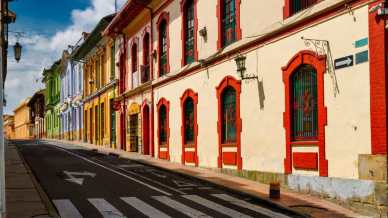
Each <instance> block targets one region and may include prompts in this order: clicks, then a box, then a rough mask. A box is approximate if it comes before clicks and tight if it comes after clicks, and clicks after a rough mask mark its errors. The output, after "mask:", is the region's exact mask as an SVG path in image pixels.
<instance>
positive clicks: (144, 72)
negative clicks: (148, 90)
mask: <svg viewBox="0 0 388 218" xmlns="http://www.w3.org/2000/svg"><path fill="white" fill-rule="evenodd" d="M140 75H141V83H146V82H148V81H150V65H149V64H147V65H141V66H140Z"/></svg>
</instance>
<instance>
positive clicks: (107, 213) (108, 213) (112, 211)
mask: <svg viewBox="0 0 388 218" xmlns="http://www.w3.org/2000/svg"><path fill="white" fill-rule="evenodd" d="M88 201H89V202H90V203H91V204H92V205H93V206H94V207H95V208H96V209H97V210H98V211H99V212H100V213H101V215H102V217H104V218H126V216H124V215H123V214H122V213H121V212H120V211H119V210H117V209H116V208H115V207H113V206H112V205H111V204H110V203H109V202H107V201H106V200H104V199H102V198H89V199H88Z"/></svg>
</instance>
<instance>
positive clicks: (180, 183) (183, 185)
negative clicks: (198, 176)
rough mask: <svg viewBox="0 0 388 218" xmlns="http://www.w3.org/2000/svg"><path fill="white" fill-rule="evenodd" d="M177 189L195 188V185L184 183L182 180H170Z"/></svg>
mask: <svg viewBox="0 0 388 218" xmlns="http://www.w3.org/2000/svg"><path fill="white" fill-rule="evenodd" d="M172 181H173V182H174V183H175V184H176V185H177V186H178V187H196V186H197V185H196V184H193V183H189V182H185V181H182V180H172Z"/></svg>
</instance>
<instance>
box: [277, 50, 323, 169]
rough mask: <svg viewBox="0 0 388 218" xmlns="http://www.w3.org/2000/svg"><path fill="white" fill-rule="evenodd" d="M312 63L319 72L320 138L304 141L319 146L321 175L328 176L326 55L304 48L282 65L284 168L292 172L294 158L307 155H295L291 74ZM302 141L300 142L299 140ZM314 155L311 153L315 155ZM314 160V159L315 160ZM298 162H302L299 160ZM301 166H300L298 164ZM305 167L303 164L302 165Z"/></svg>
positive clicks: (295, 143)
mask: <svg viewBox="0 0 388 218" xmlns="http://www.w3.org/2000/svg"><path fill="white" fill-rule="evenodd" d="M304 64H306V65H310V66H312V67H314V68H315V70H316V72H317V89H318V92H317V94H318V102H317V104H318V140H317V141H311V142H303V144H304V145H306V144H308V145H310V146H316V145H317V146H318V149H319V154H318V160H316V161H318V162H319V175H320V176H328V161H327V160H326V153H325V126H326V125H327V108H326V107H325V101H324V73H325V71H326V56H324V55H318V54H316V53H315V52H313V51H309V50H303V51H300V52H299V53H297V54H296V55H295V56H294V57H293V58H291V60H290V61H289V62H288V64H287V65H286V66H284V67H282V71H283V82H284V87H285V112H284V113H283V126H284V128H285V130H286V158H285V159H284V170H285V173H286V174H290V173H292V168H293V166H295V164H294V165H293V160H292V158H293V157H294V158H297V157H303V156H306V155H299V154H298V153H294V154H297V155H293V153H292V146H295V145H297V144H298V142H293V141H292V138H291V131H292V127H291V102H290V97H291V76H292V74H293V73H294V72H295V71H296V70H297V69H298V68H299V67H300V66H301V65H304ZM299 143H300V142H299ZM313 156H314V155H309V157H313ZM313 161H314V160H313ZM296 162H300V161H299V160H297V161H296ZM298 167H300V166H298ZM302 167H303V166H302ZM306 168H307V166H306Z"/></svg>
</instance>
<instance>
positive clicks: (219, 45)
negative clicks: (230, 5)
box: [216, 0, 242, 50]
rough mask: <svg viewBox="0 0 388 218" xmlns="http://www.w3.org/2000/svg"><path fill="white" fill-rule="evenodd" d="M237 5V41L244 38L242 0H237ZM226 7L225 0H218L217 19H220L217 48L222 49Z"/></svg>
mask: <svg viewBox="0 0 388 218" xmlns="http://www.w3.org/2000/svg"><path fill="white" fill-rule="evenodd" d="M235 4H236V5H235V7H236V10H235V11H236V30H235V31H236V41H238V40H241V38H242V30H241V22H240V5H241V0H235ZM223 7H224V0H217V11H216V15H217V19H218V39H217V49H218V50H219V49H222V48H223V47H224V46H223V42H222V38H223V35H222V11H223Z"/></svg>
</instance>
